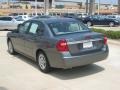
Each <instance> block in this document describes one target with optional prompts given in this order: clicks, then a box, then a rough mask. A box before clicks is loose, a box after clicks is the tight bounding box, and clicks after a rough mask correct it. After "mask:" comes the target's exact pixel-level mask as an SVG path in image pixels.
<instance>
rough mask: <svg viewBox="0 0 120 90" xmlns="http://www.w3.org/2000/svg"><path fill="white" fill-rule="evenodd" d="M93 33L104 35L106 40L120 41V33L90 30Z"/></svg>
mask: <svg viewBox="0 0 120 90" xmlns="http://www.w3.org/2000/svg"><path fill="white" fill-rule="evenodd" d="M92 30H93V31H94V32H99V33H103V34H104V35H106V36H107V37H108V38H111V39H120V31H111V30H109V31H105V30H103V29H95V28H93V29H92Z"/></svg>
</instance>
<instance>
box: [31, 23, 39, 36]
mask: <svg viewBox="0 0 120 90" xmlns="http://www.w3.org/2000/svg"><path fill="white" fill-rule="evenodd" d="M38 26H39V25H38V24H37V23H32V24H31V26H30V30H29V33H32V34H36V32H37V30H38Z"/></svg>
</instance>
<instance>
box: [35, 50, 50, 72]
mask: <svg viewBox="0 0 120 90" xmlns="http://www.w3.org/2000/svg"><path fill="white" fill-rule="evenodd" d="M37 61H38V66H39V68H40V70H41V71H42V72H44V73H48V72H50V69H51V68H50V65H49V62H48V59H47V57H46V55H45V54H44V53H43V52H41V51H40V52H39V53H38V55H37Z"/></svg>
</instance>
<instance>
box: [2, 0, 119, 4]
mask: <svg viewBox="0 0 120 90" xmlns="http://www.w3.org/2000/svg"><path fill="white" fill-rule="evenodd" d="M0 1H7V0H0ZM11 1H13V0H11ZM63 1H64V0H63ZM67 1H75V0H67ZM76 1H83V2H85V1H86V0H76ZM96 2H98V0H96ZM100 2H101V3H107V4H117V2H118V0H100Z"/></svg>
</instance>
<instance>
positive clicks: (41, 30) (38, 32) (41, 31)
mask: <svg viewBox="0 0 120 90" xmlns="http://www.w3.org/2000/svg"><path fill="white" fill-rule="evenodd" d="M44 30H45V26H44V24H43V23H41V22H40V23H39V26H38V30H37V32H36V34H38V35H43V34H44V32H45V31H44Z"/></svg>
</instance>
